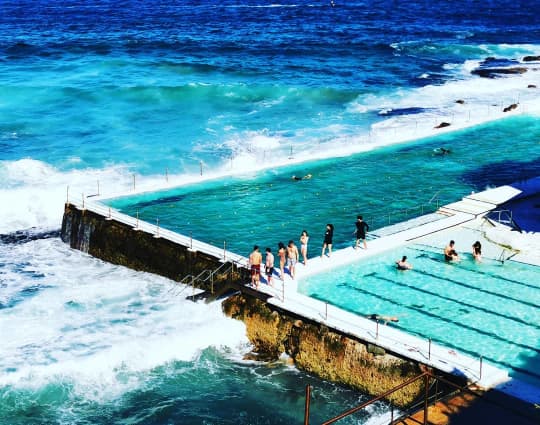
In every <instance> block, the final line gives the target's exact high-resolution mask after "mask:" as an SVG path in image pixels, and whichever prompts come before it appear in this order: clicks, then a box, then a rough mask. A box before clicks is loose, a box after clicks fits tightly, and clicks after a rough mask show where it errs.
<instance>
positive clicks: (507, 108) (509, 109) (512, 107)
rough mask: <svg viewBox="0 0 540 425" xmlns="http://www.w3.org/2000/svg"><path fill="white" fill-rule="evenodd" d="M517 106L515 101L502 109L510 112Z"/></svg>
mask: <svg viewBox="0 0 540 425" xmlns="http://www.w3.org/2000/svg"><path fill="white" fill-rule="evenodd" d="M517 107H518V105H517V103H512V104H511V105H509V106H507V107H506V108H504V109H503V112H510V111H512V110H514V109H516V108H517Z"/></svg>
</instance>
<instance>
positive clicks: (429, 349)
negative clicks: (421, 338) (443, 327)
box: [428, 338, 431, 360]
mask: <svg viewBox="0 0 540 425" xmlns="http://www.w3.org/2000/svg"><path fill="white" fill-rule="evenodd" d="M428 360H431V338H429V346H428Z"/></svg>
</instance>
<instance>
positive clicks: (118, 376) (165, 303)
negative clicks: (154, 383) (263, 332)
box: [0, 239, 248, 398]
mask: <svg viewBox="0 0 540 425" xmlns="http://www.w3.org/2000/svg"><path fill="white" fill-rule="evenodd" d="M29 248H30V249H29ZM0 255H1V257H2V259H3V262H5V263H8V266H6V268H8V269H10V268H13V269H15V268H17V267H20V266H17V265H20V264H21V262H23V263H24V268H25V270H26V272H29V271H34V272H35V273H39V274H41V275H42V277H40V278H33V279H29V278H28V276H27V274H26V275H25V274H24V273H21V271H20V270H13V272H12V273H9V274H8V276H7V279H8V280H9V282H8V283H9V284H8V287H10V288H16V289H17V290H18V292H20V293H21V294H22V293H23V289H24V288H25V287H30V286H32V287H34V288H35V287H39V288H40V289H38V290H36V291H35V292H34V293H33V295H32V296H29V295H28V294H26V295H25V296H26V298H25V301H24V302H20V303H18V304H16V305H14V306H12V307H10V308H6V309H2V310H0V312H1V314H0V334H1V335H2V351H1V352H2V356H0V387H4V386H6V385H13V386H15V387H25V388H40V387H42V386H43V385H45V384H47V383H50V382H66V383H69V384H71V385H73V386H74V390H75V391H76V392H78V393H79V392H80V394H84V396H85V397H86V398H109V397H112V398H114V397H117V396H118V395H119V394H121V393H123V392H125V391H127V390H129V389H131V388H134V387H138V386H140V385H141V382H139V378H138V376H139V372H145V371H149V370H152V369H153V368H155V367H156V366H159V365H164V364H167V363H168V362H171V361H178V360H181V361H191V360H193V359H194V358H196V357H197V356H198V355H199V353H200V352H201V350H202V349H204V348H206V347H208V346H215V347H218V348H220V347H228V348H227V350H226V352H227V353H229V352H230V353H232V354H234V355H237V353H236V352H237V351H238V352H240V351H245V349H246V345H247V344H248V341H247V339H246V336H245V327H244V325H243V324H242V323H241V322H239V321H236V320H233V319H228V318H226V317H224V316H223V314H222V312H221V306H220V304H219V303H215V304H211V305H206V304H204V303H202V304H197V303H193V302H191V301H188V300H185V299H183V298H181V297H175V296H173V295H172V292H171V291H170V289H171V286H172V285H174V284H173V283H172V282H170V281H169V280H167V279H165V278H161V277H158V276H154V275H151V274H147V273H140V272H135V271H132V270H129V269H126V268H123V267H118V266H113V265H111V264H107V263H104V262H102V261H99V260H96V259H94V258H92V257H89V256H87V255H85V254H82V253H80V252H76V251H73V250H70V249H69V248H68V247H67V246H66V245H64V244H63V243H62V242H60V241H59V240H57V239H48V240H40V241H34V242H30V243H27V244H24V245H13V246H9V247H6V246H0ZM73 270H77V272H76V273H74V272H73ZM4 301H5V300H4ZM232 354H231V355H232Z"/></svg>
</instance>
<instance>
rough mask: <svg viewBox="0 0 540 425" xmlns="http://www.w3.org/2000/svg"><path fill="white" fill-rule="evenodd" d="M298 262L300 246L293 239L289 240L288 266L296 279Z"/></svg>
mask: <svg viewBox="0 0 540 425" xmlns="http://www.w3.org/2000/svg"><path fill="white" fill-rule="evenodd" d="M296 263H298V248H297V247H296V245H295V244H294V242H293V241H289V244H288V245H287V267H288V269H289V274H290V275H291V277H292V278H293V279H294V266H296Z"/></svg>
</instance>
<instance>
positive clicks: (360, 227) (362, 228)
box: [354, 215, 369, 249]
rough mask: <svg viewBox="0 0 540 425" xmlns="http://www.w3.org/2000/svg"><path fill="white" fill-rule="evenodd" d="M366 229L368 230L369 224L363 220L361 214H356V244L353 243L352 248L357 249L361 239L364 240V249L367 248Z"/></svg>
mask: <svg viewBox="0 0 540 425" xmlns="http://www.w3.org/2000/svg"><path fill="white" fill-rule="evenodd" d="M368 230H369V226H368V224H367V223H366V222H365V221H364V220H363V218H362V216H361V215H359V216H357V217H356V244H355V245H354V249H358V245H360V241H361V240H362V241H363V242H364V249H367V244H366V232H367V231H368Z"/></svg>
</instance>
